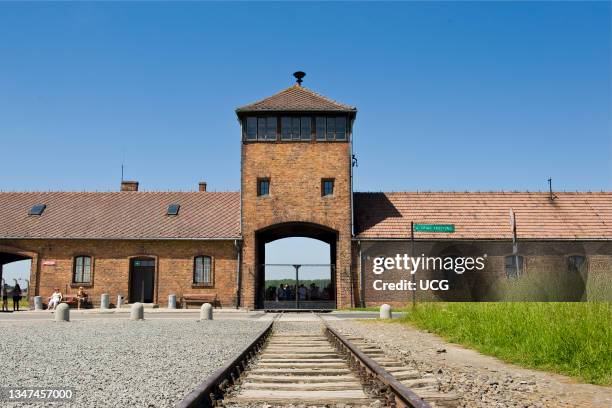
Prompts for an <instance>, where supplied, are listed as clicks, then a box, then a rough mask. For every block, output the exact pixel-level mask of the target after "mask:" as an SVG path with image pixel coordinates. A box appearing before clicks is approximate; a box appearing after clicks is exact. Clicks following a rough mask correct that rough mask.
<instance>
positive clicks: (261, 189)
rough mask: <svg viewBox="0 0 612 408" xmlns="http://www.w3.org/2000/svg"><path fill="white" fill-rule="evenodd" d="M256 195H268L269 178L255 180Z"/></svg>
mask: <svg viewBox="0 0 612 408" xmlns="http://www.w3.org/2000/svg"><path fill="white" fill-rule="evenodd" d="M257 195H258V196H267V195H270V179H267V178H266V179H259V180H257Z"/></svg>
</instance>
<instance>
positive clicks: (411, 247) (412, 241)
mask: <svg viewBox="0 0 612 408" xmlns="http://www.w3.org/2000/svg"><path fill="white" fill-rule="evenodd" d="M413 257H414V221H410V258H413ZM411 274H412V308H413V309H414V308H415V307H416V271H411Z"/></svg>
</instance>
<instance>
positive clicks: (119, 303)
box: [117, 295, 123, 309]
mask: <svg viewBox="0 0 612 408" xmlns="http://www.w3.org/2000/svg"><path fill="white" fill-rule="evenodd" d="M121 306H123V296H121V295H117V309H121Z"/></svg>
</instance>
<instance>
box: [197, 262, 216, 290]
mask: <svg viewBox="0 0 612 408" xmlns="http://www.w3.org/2000/svg"><path fill="white" fill-rule="evenodd" d="M193 284H194V285H202V286H212V285H213V271H212V258H211V257H210V256H203V255H202V256H196V257H195V260H194V263H193Z"/></svg>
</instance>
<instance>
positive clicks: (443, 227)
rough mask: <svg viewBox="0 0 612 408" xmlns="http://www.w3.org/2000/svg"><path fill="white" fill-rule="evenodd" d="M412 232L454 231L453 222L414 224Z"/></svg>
mask: <svg viewBox="0 0 612 408" xmlns="http://www.w3.org/2000/svg"><path fill="white" fill-rule="evenodd" d="M414 232H455V225H454V224H414Z"/></svg>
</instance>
